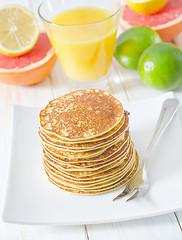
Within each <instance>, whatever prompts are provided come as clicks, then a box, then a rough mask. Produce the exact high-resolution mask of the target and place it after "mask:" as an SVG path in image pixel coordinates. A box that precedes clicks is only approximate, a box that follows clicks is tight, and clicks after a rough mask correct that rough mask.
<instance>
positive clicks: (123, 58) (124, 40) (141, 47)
mask: <svg viewBox="0 0 182 240" xmlns="http://www.w3.org/2000/svg"><path fill="white" fill-rule="evenodd" d="M159 42H162V40H161V38H160V37H159V35H158V33H157V32H155V31H154V30H153V29H151V28H148V27H144V26H137V27H133V28H130V29H128V30H126V31H124V32H123V33H121V34H120V36H119V37H118V39H117V41H116V49H115V54H114V55H115V57H116V59H117V60H118V62H119V63H120V64H121V65H122V66H123V67H125V68H129V69H137V67H138V61H139V58H140V56H141V54H142V53H143V52H144V51H145V49H147V48H148V47H149V46H151V45H152V44H154V43H159Z"/></svg>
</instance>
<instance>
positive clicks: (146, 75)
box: [138, 43, 182, 90]
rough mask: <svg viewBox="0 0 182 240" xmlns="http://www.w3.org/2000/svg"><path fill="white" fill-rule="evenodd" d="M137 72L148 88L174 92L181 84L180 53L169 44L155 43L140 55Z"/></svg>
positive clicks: (181, 65) (181, 57)
mask: <svg viewBox="0 0 182 240" xmlns="http://www.w3.org/2000/svg"><path fill="white" fill-rule="evenodd" d="M138 71H139V74H140V76H141V79H142V80H143V82H144V83H145V84H147V85H148V86H150V87H153V88H156V89H159V90H174V89H176V88H177V87H179V86H180V85H181V84H182V51H181V49H179V48H178V47H177V46H175V45H174V44H171V43H157V44H155V45H153V46H151V47H149V48H148V49H146V50H145V52H144V53H143V54H142V56H141V58H140V60H139V64H138Z"/></svg>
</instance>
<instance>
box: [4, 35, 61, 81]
mask: <svg viewBox="0 0 182 240" xmlns="http://www.w3.org/2000/svg"><path fill="white" fill-rule="evenodd" d="M56 59H57V58H56V55H55V53H54V50H53V48H52V46H51V44H50V41H49V39H48V37H47V34H46V33H45V32H41V33H40V35H39V38H38V40H37V42H36V44H35V46H34V47H33V49H32V50H30V51H29V52H28V53H25V54H24V55H21V56H17V57H8V56H5V55H3V54H2V53H0V82H1V83H6V84H14V85H32V84H35V83H38V82H40V81H42V80H43V79H44V78H45V77H47V76H48V75H49V73H50V72H51V70H52V68H53V67H54V64H55V62H56Z"/></svg>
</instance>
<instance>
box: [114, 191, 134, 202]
mask: <svg viewBox="0 0 182 240" xmlns="http://www.w3.org/2000/svg"><path fill="white" fill-rule="evenodd" d="M136 190H138V188H133V189H132V190H131V191H130V192H127V191H126V192H125V189H124V191H123V192H122V193H120V194H119V195H117V196H116V197H115V198H114V199H113V201H115V200H117V199H119V198H122V197H126V196H128V195H131V194H134V195H135V193H133V192H135V191H136Z"/></svg>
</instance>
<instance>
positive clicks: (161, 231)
mask: <svg viewBox="0 0 182 240" xmlns="http://www.w3.org/2000/svg"><path fill="white" fill-rule="evenodd" d="M7 3H18V4H21V5H23V6H25V7H27V8H29V9H31V10H32V11H34V13H35V15H36V16H37V18H38V14H37V7H38V5H39V3H40V0H14V1H11V0H0V5H3V4H7ZM39 21H40V20H39ZM175 43H176V44H178V45H179V46H180V44H181V47H182V36H181V37H180V36H179V37H178V38H176V39H175ZM113 72H114V73H115V74H116V75H117V76H118V81H117V84H116V85H115V86H114V87H113V92H114V93H116V94H120V97H121V98H122V99H123V101H135V100H137V99H144V98H148V97H152V96H155V95H158V94H161V92H160V91H156V90H154V89H151V88H149V87H147V86H145V85H144V84H143V83H142V82H141V80H140V77H139V76H138V74H137V72H136V71H128V70H126V69H124V68H122V67H120V66H119V65H118V64H117V62H116V61H115V60H114V61H113ZM68 91H69V88H68V86H67V83H66V81H65V78H64V76H63V74H62V70H61V67H60V64H59V63H58V62H57V63H56V65H55V67H54V69H53V71H52V72H51V74H50V75H49V76H48V77H47V78H46V79H45V80H44V81H42V82H41V83H39V84H37V85H34V86H28V87H23V86H10V85H5V84H0V210H1V212H2V202H3V197H4V192H5V187H6V186H5V182H6V179H7V172H8V162H9V152H10V122H11V117H12V115H11V114H12V111H11V110H12V106H13V104H18V105H22V106H35V107H44V106H45V105H46V104H47V102H48V101H49V100H51V99H53V98H56V97H58V96H60V95H63V94H64V93H66V92H68ZM175 94H176V96H177V97H178V99H179V100H180V101H181V102H182V87H180V88H178V89H177V90H176V91H175ZM176 197H177V196H176ZM14 239H16V240H47V239H54V240H57V239H63V240H67V239H68V240H70V239H74V240H77V239H79V240H88V239H89V240H101V239H104V240H107V239H114V240H119V239H122V240H133V239H135V240H139V239H140V240H150V239H155V240H161V239H165V240H178V239H182V211H179V212H172V213H170V214H166V215H162V216H157V217H151V218H146V219H139V220H132V221H127V222H119V223H110V224H98V225H83V226H69V227H67V226H29V225H16V224H8V223H4V222H3V221H2V220H1V219H0V240H14Z"/></svg>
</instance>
